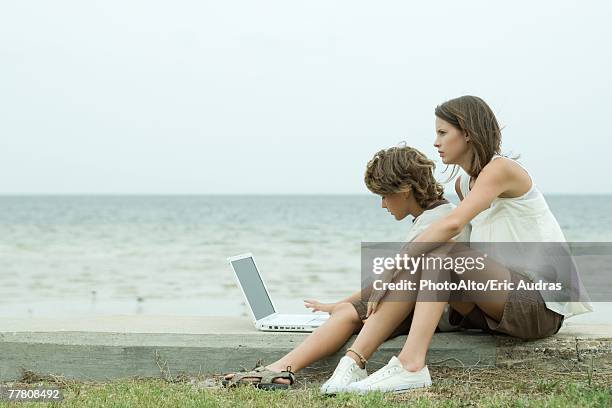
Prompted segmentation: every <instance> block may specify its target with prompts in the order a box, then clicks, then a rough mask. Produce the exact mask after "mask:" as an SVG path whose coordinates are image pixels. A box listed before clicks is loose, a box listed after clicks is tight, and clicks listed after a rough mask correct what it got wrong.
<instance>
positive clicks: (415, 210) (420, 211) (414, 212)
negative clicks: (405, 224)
mask: <svg viewBox="0 0 612 408" xmlns="http://www.w3.org/2000/svg"><path fill="white" fill-rule="evenodd" d="M446 203H448V200H447V199H446V198H444V197H442V198H440V199H438V200H434V201H432V202H431V203H429V204H428V205H427V206H426V207H425V208H423V207H421V206H420V205H419V204H416V203H415V206H414V208H413V209H411V211H410V214H411V215H412V216H413V217H414V219H413V220H412V222H414V221H416V219H417V218H418V217H419V216H420V215H421V214H423V213H424V212H425V211H427V210H431V209H434V208H436V207H437V206H439V205H442V204H446Z"/></svg>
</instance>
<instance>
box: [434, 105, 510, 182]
mask: <svg viewBox="0 0 612 408" xmlns="http://www.w3.org/2000/svg"><path fill="white" fill-rule="evenodd" d="M435 114H436V116H437V117H438V118H440V119H442V120H444V121H446V122H448V123H450V124H451V125H453V126H454V127H456V128H457V129H459V130H462V131H464V132H465V133H466V135H467V136H469V137H470V146H471V147H472V152H473V153H474V154H473V155H472V163H471V165H470V171H469V172H468V174H469V175H470V176H471V177H473V178H476V177H478V175H479V174H480V172H481V171H482V169H483V167H484V166H486V165H487V163H489V161H491V159H492V158H493V156H494V155H497V154H501V129H500V127H499V124H498V123H497V119H496V118H495V114H494V113H493V111H492V110H491V108H490V107H489V105H487V104H486V102H485V101H483V100H482V99H480V98H479V97H477V96H471V95H465V96H460V97H459V98H455V99H451V100H449V101H446V102H444V103H443V104H441V105H438V106H436V111H435ZM457 171H458V168H457V166H455V168H454V169H453V172H452V174H451V177H450V178H451V179H452V178H453V177H454V176H455V175H456V174H457Z"/></svg>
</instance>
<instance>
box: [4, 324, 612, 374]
mask: <svg viewBox="0 0 612 408" xmlns="http://www.w3.org/2000/svg"><path fill="white" fill-rule="evenodd" d="M306 335H307V334H303V333H264V332H258V331H256V330H255V329H254V328H253V325H252V324H251V322H250V320H248V319H246V318H233V317H222V318H210V317H149V316H148V317H139V316H108V317H97V318H90V319H86V320H85V319H84V320H78V319H75V320H70V321H60V320H53V319H29V320H23V319H19V320H17V319H2V322H0V356H1V358H0V381H8V380H14V379H18V378H19V377H20V376H21V375H22V371H23V370H31V371H34V372H36V373H38V374H41V375H62V376H65V377H67V378H72V379H81V380H107V379H113V378H124V377H133V376H142V377H174V376H176V375H178V374H181V373H184V374H190V375H195V374H219V373H223V372H228V371H233V370H239V369H241V368H242V367H245V368H252V367H253V366H254V365H255V363H256V362H257V360H258V359H262V360H264V361H266V362H270V361H273V360H275V359H277V358H278V357H280V356H281V355H283V354H284V353H286V352H288V351H289V350H291V349H292V348H293V347H295V345H296V344H298V343H299V342H301V341H302V340H303V339H304V338H305V337H306ZM404 341H405V337H404V336H401V337H398V338H396V339H393V340H390V341H387V342H385V343H384V344H383V345H382V346H381V348H380V349H379V350H378V351H377V353H376V354H375V355H374V356H373V357H372V359H371V364H370V365H369V366H370V367H371V369H372V370H373V369H376V368H378V367H380V366H382V365H384V364H386V362H387V361H388V360H389V358H390V357H391V356H392V355H394V354H397V353H398V352H399V350H400V349H401V347H402V346H403V344H404ZM350 343H351V342H350V341H349V343H348V344H350ZM348 344H347V346H345V347H348ZM343 354H344V349H343V350H341V351H339V352H338V353H336V354H335V355H333V356H331V357H329V358H327V359H325V360H323V361H321V362H319V363H318V364H316V365H315V366H313V367H312V368H310V369H309V370H307V371H306V372H308V371H317V372H320V373H324V374H329V373H331V371H332V370H333V369H334V367H335V366H336V363H337V361H338V360H339V359H340V357H341V356H342V355H343ZM428 364H430V365H434V366H435V365H444V366H454V367H457V366H460V367H461V366H464V367H473V366H478V367H493V366H503V367H512V366H523V365H529V366H546V367H553V366H554V367H555V368H556V369H558V370H563V369H568V370H570V369H571V370H574V369H582V368H583V367H589V366H590V365H591V364H593V367H594V368H595V369H601V370H606V369H607V370H609V369H612V327H610V326H571V325H568V326H565V327H564V328H563V330H562V332H560V333H559V334H557V335H556V336H553V337H551V338H548V339H544V340H538V341H532V342H523V341H520V340H516V339H511V338H508V337H503V336H489V335H486V334H482V333H476V332H461V333H439V334H436V335H435V336H434V339H433V341H432V344H431V346H430V351H429V355H428Z"/></svg>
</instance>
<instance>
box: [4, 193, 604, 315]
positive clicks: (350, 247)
mask: <svg viewBox="0 0 612 408" xmlns="http://www.w3.org/2000/svg"><path fill="white" fill-rule="evenodd" d="M450 199H451V201H453V200H454V201H455V202H456V197H450ZM546 199H547V201H548V203H549V205H550V207H551V209H552V211H553V213H554V214H555V216H556V217H557V219H558V220H559V223H560V224H561V227H562V228H563V231H564V233H565V235H566V238H567V239H568V241H606V242H612V211H610V210H611V209H612V196H603V195H602V196H581V195H548V196H546ZM409 218H410V217H407V218H406V219H405V220H402V221H396V220H395V219H394V218H393V216H391V215H390V214H388V213H387V211H386V210H385V209H382V208H381V203H380V199H379V198H378V197H376V196H373V195H353V196H350V195H339V196H324V195H311V196H306V195H305V196H280V195H279V196H237V195H232V196H0V316H12V317H20V316H23V317H71V316H88V315H100V314H149V315H152V314H163V315H228V316H237V315H245V307H244V302H243V299H242V294H241V293H240V290H239V289H238V287H237V286H236V284H235V281H234V277H233V273H232V272H231V269H230V268H229V266H228V264H227V261H226V258H227V257H228V256H232V255H236V254H240V253H243V252H252V253H253V254H254V255H255V257H256V260H257V263H258V265H259V267H260V269H261V272H262V275H263V276H264V278H265V280H266V283H267V285H268V289H269V290H270V292H271V295H272V297H273V299H274V301H275V302H276V304H277V306H279V308H282V309H283V311H304V310H305V309H304V308H303V306H302V300H303V299H306V298H314V299H317V300H321V301H335V300H338V299H339V298H342V297H345V296H347V295H348V294H350V293H351V292H353V291H355V290H357V289H358V287H359V275H360V273H359V271H360V244H361V242H362V241H401V240H403V238H404V237H405V235H406V231H407V230H408V228H409V226H410V224H411V220H410V219H409Z"/></svg>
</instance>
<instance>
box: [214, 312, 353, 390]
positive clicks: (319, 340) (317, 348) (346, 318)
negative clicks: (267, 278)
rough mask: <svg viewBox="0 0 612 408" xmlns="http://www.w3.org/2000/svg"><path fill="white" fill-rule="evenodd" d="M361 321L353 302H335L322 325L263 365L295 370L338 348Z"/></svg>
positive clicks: (274, 369) (284, 382)
mask: <svg viewBox="0 0 612 408" xmlns="http://www.w3.org/2000/svg"><path fill="white" fill-rule="evenodd" d="M362 325H363V323H362V322H361V320H360V319H359V316H358V314H357V311H356V310H355V308H354V307H353V305H352V304H350V303H341V304H339V305H338V306H336V308H335V309H334V311H333V313H332V314H331V315H330V317H329V319H328V320H327V321H326V322H325V323H324V324H323V325H321V327H319V328H317V329H316V330H315V331H313V332H312V333H311V334H310V335H309V336H308V337H306V339H305V340H304V341H303V342H302V343H301V344H299V345H298V346H297V347H296V348H294V349H293V350H291V351H290V352H289V353H287V354H286V355H285V356H283V357H281V358H280V359H279V360H277V361H275V362H273V363H272V364H269V365H267V366H266V368H268V369H270V370H273V371H282V370H286V369H287V367H288V366H291V371H293V372H298V371H300V370H301V369H302V368H304V367H307V366H309V365H310V364H312V363H314V362H315V361H318V360H320V359H322V358H323V357H326V356H328V355H331V354H333V353H335V352H336V351H338V349H340V347H342V345H343V344H344V343H346V341H347V340H348V339H349V338H350V337H351V336H352V335H353V334H354V333H355V332H356V331H358V330H359V329H360V328H361V326H362ZM232 377H233V374H228V375H227V376H226V377H225V379H226V380H229V379H230V378H232ZM275 382H278V383H279V384H288V383H289V380H287V379H284V378H279V379H277V380H275Z"/></svg>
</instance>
